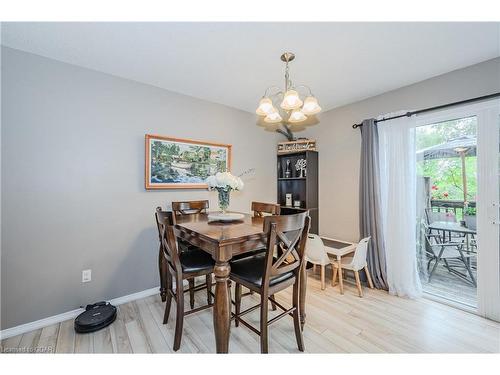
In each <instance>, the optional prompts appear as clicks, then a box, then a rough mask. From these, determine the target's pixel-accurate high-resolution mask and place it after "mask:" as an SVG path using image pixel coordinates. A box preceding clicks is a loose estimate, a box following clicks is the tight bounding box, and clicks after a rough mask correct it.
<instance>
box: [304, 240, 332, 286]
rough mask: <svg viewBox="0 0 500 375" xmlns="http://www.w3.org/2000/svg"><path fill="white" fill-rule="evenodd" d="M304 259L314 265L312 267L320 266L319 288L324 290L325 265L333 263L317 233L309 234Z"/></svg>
mask: <svg viewBox="0 0 500 375" xmlns="http://www.w3.org/2000/svg"><path fill="white" fill-rule="evenodd" d="M305 260H306V261H307V262H309V263H312V264H313V265H314V269H316V266H317V265H319V266H320V267H321V290H325V288H326V284H325V267H326V266H327V265H329V264H333V261H332V260H331V259H330V258H329V257H328V253H327V252H326V250H325V245H324V244H323V241H322V240H321V237H320V236H318V235H317V234H309V235H308V236H307V241H306V251H305Z"/></svg>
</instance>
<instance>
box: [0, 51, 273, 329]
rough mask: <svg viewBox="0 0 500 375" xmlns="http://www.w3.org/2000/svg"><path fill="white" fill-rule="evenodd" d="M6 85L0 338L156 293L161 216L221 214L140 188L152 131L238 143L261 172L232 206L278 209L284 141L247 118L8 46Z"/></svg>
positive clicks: (240, 165)
mask: <svg viewBox="0 0 500 375" xmlns="http://www.w3.org/2000/svg"><path fill="white" fill-rule="evenodd" d="M165 74H169V72H168V71H166V72H165ZM2 75H3V77H2V91H3V93H2V94H3V95H2V107H3V108H2V138H1V141H2V154H1V161H2V176H1V177H2V232H3V238H2V254H1V284H2V285H1V305H2V306H1V315H2V316H1V328H2V329H5V328H9V327H12V326H16V325H19V324H23V323H27V322H30V321H34V320H37V319H41V318H44V317H47V316H51V315H54V314H59V313H62V312H65V311H68V310H72V309H75V308H78V307H79V306H80V305H82V304H86V303H89V302H92V301H97V300H101V299H111V298H115V297H119V296H123V295H127V294H130V293H134V292H138V291H142V290H145V289H148V288H152V287H155V286H157V285H158V284H159V279H158V271H157V255H158V244H157V234H156V228H155V224H154V218H153V212H154V208H155V207H156V206H158V205H161V206H163V207H166V204H167V202H170V201H172V200H181V199H202V198H210V200H211V206H212V207H216V205H217V203H216V197H215V193H209V192H206V191H203V190H190V191H182V190H176V191H145V190H144V135H145V134H146V133H151V134H161V135H166V136H174V137H181V138H191V139H197V140H206V141H214V142H221V143H229V144H232V145H233V172H236V173H240V172H242V171H244V170H246V169H248V168H256V172H255V173H254V175H253V176H252V177H250V178H249V179H247V180H246V187H245V190H244V191H243V192H242V193H235V194H233V196H232V204H231V208H232V209H236V210H242V211H249V208H250V202H251V200H263V201H271V202H272V201H275V199H276V180H275V177H276V176H275V173H276V172H275V162H274V160H275V158H276V143H277V140H278V139H279V138H280V137H279V136H278V135H277V134H274V133H268V132H265V131H263V130H262V129H261V128H259V127H258V126H256V125H255V116H254V115H252V114H250V113H246V112H243V111H238V110H235V109H231V108H228V107H224V106H221V105H217V104H212V103H209V102H205V101H202V100H197V99H194V98H191V97H187V96H182V95H178V94H175V93H172V92H169V91H166V90H162V89H159V88H155V87H152V86H147V85H143V84H140V83H137V82H133V81H129V80H125V79H121V78H117V77H113V76H110V75H106V74H102V73H98V72H95V71H91V70H88V69H83V68H80V67H76V66H73V65H69V64H64V63H60V62H57V61H54V60H50V59H47V58H42V57H39V56H36V55H32V54H28V53H24V52H21V51H17V50H13V49H9V48H3V49H2ZM87 268H91V269H92V281H91V282H90V283H87V284H82V283H81V271H82V270H83V269H87Z"/></svg>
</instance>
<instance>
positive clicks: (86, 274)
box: [82, 270, 92, 283]
mask: <svg viewBox="0 0 500 375" xmlns="http://www.w3.org/2000/svg"><path fill="white" fill-rule="evenodd" d="M90 280H92V270H83V271H82V283H88V282H89V281H90Z"/></svg>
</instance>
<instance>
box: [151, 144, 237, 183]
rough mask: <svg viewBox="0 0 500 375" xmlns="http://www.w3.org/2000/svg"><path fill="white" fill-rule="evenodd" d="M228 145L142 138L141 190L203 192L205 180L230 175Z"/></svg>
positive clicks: (230, 147)
mask: <svg viewBox="0 0 500 375" xmlns="http://www.w3.org/2000/svg"><path fill="white" fill-rule="evenodd" d="M231 151H232V145H229V144H222V143H213V142H206V141H196V140H191V139H183V138H173V137H165V136H160V135H153V134H146V136H145V152H146V157H145V182H144V185H145V188H146V190H158V189H207V188H208V185H207V184H206V183H205V179H206V178H207V177H208V176H210V175H213V174H215V173H217V172H224V171H226V170H227V171H231Z"/></svg>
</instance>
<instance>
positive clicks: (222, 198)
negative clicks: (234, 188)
mask: <svg viewBox="0 0 500 375" xmlns="http://www.w3.org/2000/svg"><path fill="white" fill-rule="evenodd" d="M218 191H219V207H220V209H221V211H222V213H223V214H225V213H226V211H227V208H228V207H229V198H230V193H231V190H229V189H227V190H226V189H218Z"/></svg>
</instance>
